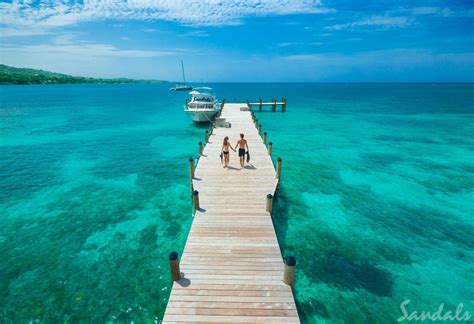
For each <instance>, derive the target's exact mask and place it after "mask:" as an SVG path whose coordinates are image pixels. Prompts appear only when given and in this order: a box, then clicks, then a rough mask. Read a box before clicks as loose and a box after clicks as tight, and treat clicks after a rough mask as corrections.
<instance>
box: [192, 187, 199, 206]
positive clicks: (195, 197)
mask: <svg viewBox="0 0 474 324" xmlns="http://www.w3.org/2000/svg"><path fill="white" fill-rule="evenodd" d="M193 204H194V210H198V209H199V208H200V206H199V191H197V190H194V191H193Z"/></svg>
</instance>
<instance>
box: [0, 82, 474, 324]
mask: <svg viewBox="0 0 474 324" xmlns="http://www.w3.org/2000/svg"><path fill="white" fill-rule="evenodd" d="M169 86H170V85H168V84H166V85H49V86H3V87H0V260H1V261H0V323H27V322H33V321H35V322H39V323H58V322H64V323H66V322H67V323H76V322H90V323H103V322H108V321H111V322H121V323H130V322H132V321H133V322H135V323H153V322H154V321H157V322H159V321H160V319H161V318H162V316H163V312H164V309H165V306H166V302H167V298H168V295H169V292H170V284H171V282H170V274H169V265H168V259H167V257H168V253H169V252H170V251H172V250H178V251H181V250H182V249H183V246H184V242H185V240H186V235H187V232H188V230H189V228H190V225H191V222H192V213H191V201H190V197H189V179H188V158H189V157H190V156H196V155H197V151H198V145H197V144H198V142H199V141H201V140H203V138H204V131H205V129H206V127H205V126H198V125H195V124H193V123H192V122H191V121H190V119H189V118H188V116H186V115H185V113H184V112H183V106H182V105H183V102H184V99H185V98H186V96H187V95H186V94H185V93H172V92H170V91H169V90H168V88H169ZM211 86H212V87H213V88H214V91H215V92H216V93H217V94H218V97H219V98H221V99H222V98H227V99H228V100H229V101H234V100H246V99H247V98H248V99H251V100H257V99H258V98H259V97H263V98H266V99H271V98H272V97H275V98H281V97H285V98H287V99H288V107H287V111H286V112H285V113H281V112H275V113H272V112H261V113H258V112H257V117H258V119H259V120H260V122H261V123H262V125H263V128H264V130H265V131H267V132H268V138H269V140H270V141H272V142H273V152H274V156H273V157H274V158H276V157H278V156H280V157H281V158H282V159H283V172H282V183H281V186H280V190H279V192H278V196H277V198H276V202H275V204H274V211H275V213H274V216H273V217H274V223H275V227H276V230H277V234H278V239H279V242H280V245H281V248H282V253H283V254H284V255H290V254H291V255H295V256H296V257H297V260H298V265H297V275H296V285H295V287H294V292H295V297H296V301H297V304H298V309H299V314H300V317H301V319H302V321H303V322H304V323H396V322H397V318H398V317H400V316H402V313H401V311H400V303H401V302H403V301H404V300H407V299H409V300H410V303H409V304H408V305H407V306H406V308H407V309H408V310H410V311H415V310H416V311H419V312H421V311H423V310H425V311H432V312H434V311H435V310H436V309H437V308H438V307H439V305H440V303H444V304H445V310H451V311H454V310H455V308H456V306H457V305H458V304H459V303H463V304H464V309H466V310H468V311H470V313H471V314H472V315H473V316H474V287H473V283H474V252H473V251H474V216H473V215H474V136H473V135H474V85H473V84H230V83H229V84H212V85H211ZM216 158H218V157H216Z"/></svg>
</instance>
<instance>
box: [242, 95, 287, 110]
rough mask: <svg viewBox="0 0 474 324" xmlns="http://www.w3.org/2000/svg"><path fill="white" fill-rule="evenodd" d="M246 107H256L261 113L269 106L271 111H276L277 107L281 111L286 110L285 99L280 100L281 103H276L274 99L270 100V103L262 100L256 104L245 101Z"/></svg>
mask: <svg viewBox="0 0 474 324" xmlns="http://www.w3.org/2000/svg"><path fill="white" fill-rule="evenodd" d="M247 105H248V106H249V107H253V106H255V107H258V111H263V107H266V106H269V107H271V108H272V111H276V108H277V106H280V107H281V111H285V110H286V99H285V98H282V99H281V101H277V100H276V99H272V100H271V101H263V100H262V98H260V99H259V100H258V102H250V101H249V100H247Z"/></svg>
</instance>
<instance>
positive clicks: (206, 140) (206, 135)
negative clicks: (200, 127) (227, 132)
mask: <svg viewBox="0 0 474 324" xmlns="http://www.w3.org/2000/svg"><path fill="white" fill-rule="evenodd" d="M204 140H205V143H209V131H206V133H205V135H204Z"/></svg>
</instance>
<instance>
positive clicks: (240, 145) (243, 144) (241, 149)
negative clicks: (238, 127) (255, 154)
mask: <svg viewBox="0 0 474 324" xmlns="http://www.w3.org/2000/svg"><path fill="white" fill-rule="evenodd" d="M235 146H236V147H238V148H239V158H240V166H241V167H242V168H243V167H244V166H245V148H247V152H248V151H249V146H248V145H247V140H245V139H244V134H240V140H238V141H237V144H236V145H235Z"/></svg>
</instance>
